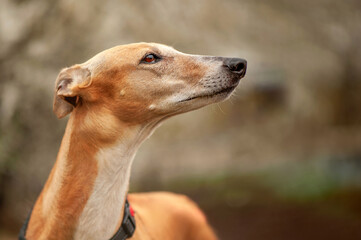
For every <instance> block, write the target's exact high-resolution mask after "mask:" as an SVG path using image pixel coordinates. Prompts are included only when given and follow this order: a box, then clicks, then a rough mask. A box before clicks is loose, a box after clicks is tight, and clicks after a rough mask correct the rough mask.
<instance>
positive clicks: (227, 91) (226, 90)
mask: <svg viewBox="0 0 361 240" xmlns="http://www.w3.org/2000/svg"><path fill="white" fill-rule="evenodd" d="M236 87H237V85H235V86H231V87H227V88H223V89H222V90H220V91H217V92H213V93H208V94H203V95H197V96H194V97H189V98H186V99H183V100H181V101H179V102H188V101H191V100H193V99H196V98H210V97H214V96H217V95H220V94H224V93H227V94H228V93H231V92H232V91H233V90H234V89H235V88H236Z"/></svg>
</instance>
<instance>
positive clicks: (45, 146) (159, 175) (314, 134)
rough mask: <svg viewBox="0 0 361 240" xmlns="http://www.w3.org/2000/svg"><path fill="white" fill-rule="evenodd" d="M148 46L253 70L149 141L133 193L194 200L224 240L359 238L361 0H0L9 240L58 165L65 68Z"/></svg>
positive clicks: (3, 188)
mask: <svg viewBox="0 0 361 240" xmlns="http://www.w3.org/2000/svg"><path fill="white" fill-rule="evenodd" d="M139 41H146V42H148V41H149V42H160V43H164V44H168V45H171V46H173V47H175V48H176V49H178V50H180V51H182V52H186V53H193V54H206V55H219V56H229V57H231V56H233V57H242V58H245V59H247V60H248V71H247V75H246V77H245V78H244V79H242V82H241V84H240V86H239V87H238V89H237V91H236V93H235V94H234V96H232V98H231V99H230V100H229V101H227V102H224V103H221V104H218V105H213V106H209V107H207V108H204V109H201V110H198V111H196V112H191V113H188V114H184V115H181V116H177V117H174V118H173V119H171V120H169V121H167V122H165V123H164V124H163V126H162V127H160V128H159V129H158V130H157V131H156V132H155V134H154V135H153V136H152V137H151V138H150V139H149V140H147V141H146V142H145V143H144V144H143V146H142V147H141V149H140V151H139V153H138V155H137V156H136V159H135V163H134V166H133V170H132V171H133V174H132V176H131V186H130V191H155V190H165V191H173V192H179V193H184V194H187V195H188V196H190V197H191V198H192V199H194V200H195V201H196V202H197V203H198V204H199V205H200V207H201V208H202V209H203V210H204V211H205V212H206V214H207V216H208V218H209V221H210V223H211V225H212V226H213V227H214V228H215V230H216V232H217V234H218V235H219V236H220V238H221V239H237V240H238V239H242V240H246V239H252V240H258V239H260V240H261V239H269V240H272V239H277V240H279V239H287V240H289V239H292V240H297V239H328V240H332V239H352V240H353V239H361V107H360V106H361V67H360V62H361V44H360V43H361V2H360V1H359V0H343V1H338V0H317V1H314V0H304V1H296V0H294V1H290V0H267V1H266V0H227V1H217V0H197V1H191V0H183V1H176V0H163V1H145V0H138V1H132V0H122V1H116V0H110V1H97V0H87V1H85V0H78V1H71V0H53V1H48V0H0V116H1V117H0V239H14V238H15V237H16V235H17V233H18V230H19V229H20V226H21V224H22V222H23V220H24V219H25V217H26V215H27V214H28V211H29V210H30V208H31V207H32V205H33V204H34V202H35V199H36V197H37V196H38V194H39V192H40V191H41V189H42V186H43V184H44V183H45V180H46V178H47V176H48V174H49V172H50V169H51V167H52V165H53V164H54V161H55V158H56V154H57V152H58V148H59V145H60V141H61V138H62V135H63V133H64V129H65V125H66V122H67V119H63V120H57V119H56V117H55V116H54V115H53V112H52V93H53V86H54V82H55V79H56V76H57V74H58V72H59V70H60V69H61V68H63V67H65V66H70V65H73V64H75V63H81V62H84V61H86V60H87V59H89V58H90V57H92V56H93V55H95V54H96V53H98V52H100V51H102V50H104V49H107V48H109V47H112V46H115V45H119V44H126V43H132V42H139Z"/></svg>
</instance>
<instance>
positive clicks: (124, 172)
mask: <svg viewBox="0 0 361 240" xmlns="http://www.w3.org/2000/svg"><path fill="white" fill-rule="evenodd" d="M155 125H156V124H148V125H146V126H133V127H123V128H122V129H121V130H117V134H116V135H117V136H120V137H119V138H116V141H106V140H104V139H102V140H101V141H99V139H97V138H101V137H100V136H97V135H96V134H92V133H84V132H83V131H82V127H79V126H77V122H76V120H74V118H73V117H72V116H71V117H70V119H69V122H68V125H67V128H66V131H65V135H64V137H63V140H62V144H61V147H60V151H59V154H58V157H57V161H56V163H55V165H54V167H53V169H52V171H51V174H50V176H49V178H48V180H47V182H46V184H45V186H44V189H43V191H42V193H41V194H40V196H39V198H38V200H37V202H36V204H35V206H34V209H33V212H32V215H31V218H30V222H29V225H28V230H27V234H26V236H27V238H28V239H72V238H75V239H109V238H111V236H112V235H113V234H114V233H115V231H116V230H117V228H118V227H119V225H120V222H121V219H122V217H123V215H122V213H123V206H124V202H125V198H126V194H127V191H128V183H129V177H130V169H131V164H132V161H133V158H134V156H135V153H136V151H137V149H138V148H139V146H140V144H141V143H142V142H143V140H144V139H146V138H147V137H148V136H149V135H150V134H151V132H152V130H153V129H154V127H155ZM100 142H101V143H102V144H100ZM104 143H106V144H104ZM99 145H100V146H99Z"/></svg>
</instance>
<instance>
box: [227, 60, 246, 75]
mask: <svg viewBox="0 0 361 240" xmlns="http://www.w3.org/2000/svg"><path fill="white" fill-rule="evenodd" d="M223 64H224V66H225V67H227V68H228V69H229V70H230V71H231V72H233V73H236V74H238V75H240V76H241V77H243V76H244V75H245V74H246V70H247V61H246V60H244V59H242V58H226V59H225V60H224V61H223Z"/></svg>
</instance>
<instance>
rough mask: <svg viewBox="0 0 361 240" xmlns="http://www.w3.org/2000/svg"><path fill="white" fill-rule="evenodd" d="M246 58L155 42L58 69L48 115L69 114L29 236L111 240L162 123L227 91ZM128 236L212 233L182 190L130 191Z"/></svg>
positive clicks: (205, 236) (204, 236)
mask: <svg viewBox="0 0 361 240" xmlns="http://www.w3.org/2000/svg"><path fill="white" fill-rule="evenodd" d="M245 71H246V61H245V60H242V59H236V58H219V57H208V56H196V55H188V54H184V53H181V52H178V51H176V50H174V49H173V48H171V47H168V46H165V45H160V44H154V43H151V44H148V43H138V44H130V45H124V46H117V47H114V48H111V49H109V50H106V51H104V52H101V53H99V54H98V55H96V56H95V57H93V58H92V59H90V60H89V61H87V62H85V63H83V64H79V65H74V66H72V67H70V68H65V69H63V70H62V71H61V72H60V74H59V76H58V78H57V80H56V88H55V97H54V112H55V114H56V115H57V116H58V117H59V118H62V117H64V116H66V115H67V114H69V113H71V115H70V118H69V121H68V124H67V127H66V130H65V134H64V138H63V140H62V143H61V146H60V150H59V154H58V157H57V160H56V163H55V165H54V167H53V169H52V171H51V173H50V176H49V178H48V180H47V182H46V184H45V186H44V189H43V191H42V192H41V194H40V196H39V198H38V200H37V201H36V204H35V206H34V208H33V211H32V214H31V217H30V221H29V224H28V227H27V231H26V239H28V240H32V239H37V240H39V239H40V240H41V239H56V240H61V239H87V240H89V239H109V238H111V237H112V236H113V235H114V233H115V232H116V231H117V229H118V228H119V226H120V225H121V222H122V219H123V210H124V203H125V199H126V196H127V191H128V183H129V176H130V169H131V165H132V161H133V158H134V155H135V153H136V151H137V149H138V148H139V146H140V145H141V143H142V142H143V141H144V140H145V139H146V138H148V137H149V136H150V135H151V134H152V132H153V131H154V130H155V128H156V127H157V126H158V125H159V124H160V123H161V122H162V121H164V120H165V119H167V118H169V117H171V116H174V115H176V114H180V113H184V112H187V111H191V110H194V109H197V108H200V107H203V106H206V105H208V104H211V103H215V102H219V101H222V100H224V99H226V98H228V97H229V96H230V94H231V93H232V91H233V90H234V89H235V87H236V86H237V85H238V83H239V80H240V79H241V78H242V77H243V76H244V75H245ZM128 199H129V202H130V204H131V205H132V206H133V209H134V210H135V219H136V226H137V228H136V231H135V233H134V235H133V237H132V238H131V239H138V240H139V239H141V240H146V239H166V240H167V239H172V240H174V239H187V240H191V239H197V240H202V239H208V240H209V239H216V236H215V234H214V233H213V231H212V230H211V228H210V227H209V225H208V223H207V221H206V218H205V216H204V215H203V213H202V212H201V210H199V208H198V207H197V206H196V204H194V203H193V202H192V201H190V200H189V199H188V198H187V197H185V196H180V195H176V194H172V193H144V194H129V196H128Z"/></svg>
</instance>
